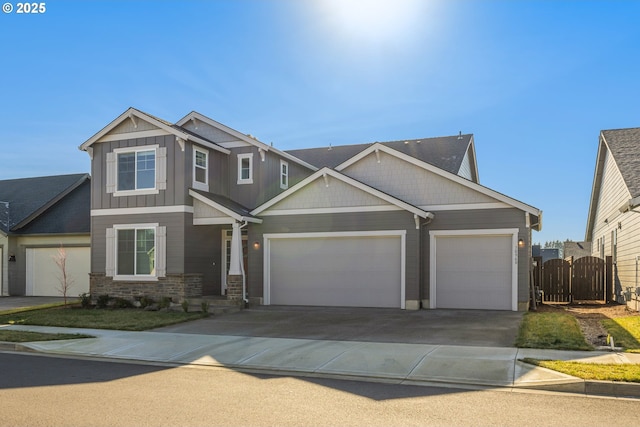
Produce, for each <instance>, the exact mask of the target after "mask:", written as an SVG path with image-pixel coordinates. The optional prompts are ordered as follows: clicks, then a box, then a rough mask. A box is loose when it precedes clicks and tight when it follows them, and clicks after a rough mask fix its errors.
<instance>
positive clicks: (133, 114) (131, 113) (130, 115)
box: [78, 107, 230, 154]
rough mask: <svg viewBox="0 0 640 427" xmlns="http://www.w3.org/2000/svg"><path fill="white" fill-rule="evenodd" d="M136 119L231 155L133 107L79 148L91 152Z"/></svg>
mask: <svg viewBox="0 0 640 427" xmlns="http://www.w3.org/2000/svg"><path fill="white" fill-rule="evenodd" d="M136 118H137V119H140V120H144V121H146V122H149V123H151V124H152V125H154V126H156V127H158V128H159V129H162V130H164V131H165V132H167V133H170V134H172V135H175V136H176V137H178V138H180V139H182V140H184V141H193V142H197V143H198V144H200V145H203V146H205V147H208V148H211V149H213V150H216V151H220V152H222V153H225V154H229V153H230V151H229V150H227V149H226V148H224V147H221V146H219V145H218V144H216V143H215V142H213V141H209V140H208V139H206V138H203V137H201V136H200V135H196V134H194V133H193V132H190V131H188V130H186V129H183V128H181V127H180V126H177V125H174V124H172V123H169V122H167V121H166V120H162V119H160V118H158V117H155V116H152V115H151V114H148V113H145V112H143V111H140V110H138V109H135V108H133V107H129V108H128V109H127V110H126V111H125V112H124V113H122V114H120V115H119V116H118V117H116V118H115V119H114V120H113V121H112V122H111V123H109V124H108V125H107V126H105V127H104V128H102V129H101V130H100V131H99V132H98V133H96V134H95V135H93V136H92V137H91V138H89V139H88V140H86V141H85V142H84V143H82V144H81V145H80V147H78V148H79V149H80V150H82V151H89V149H90V148H91V146H92V145H93V144H95V143H96V142H98V141H99V140H100V139H101V138H102V137H104V136H105V135H107V134H108V133H109V132H110V131H111V130H113V129H114V128H115V127H116V126H118V125H119V124H120V123H122V122H123V121H124V120H135V119H136Z"/></svg>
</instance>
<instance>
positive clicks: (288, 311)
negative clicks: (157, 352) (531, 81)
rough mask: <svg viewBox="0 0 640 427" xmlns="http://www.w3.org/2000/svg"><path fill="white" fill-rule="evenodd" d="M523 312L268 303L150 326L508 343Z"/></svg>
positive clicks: (347, 338) (401, 340)
mask: <svg viewBox="0 0 640 427" xmlns="http://www.w3.org/2000/svg"><path fill="white" fill-rule="evenodd" d="M522 316H523V313H521V312H510V311H484V310H417V311H410V310H398V309H374V308H341V307H340V308H337V307H282V306H268V307H257V308H252V309H247V310H243V311H241V312H238V313H233V314H225V315H222V316H211V317H209V318H206V319H201V320H196V321H193V322H188V323H183V324H179V325H173V326H167V327H164V328H159V329H155V330H154V331H158V332H175V333H183V334H210V335H235V336H253V337H270V338H301V339H313V340H336V341H369V342H387V343H408V344H436V345H463V346H481V347H513V345H514V342H515V339H516V335H517V333H518V328H519V326H520V322H521V320H522Z"/></svg>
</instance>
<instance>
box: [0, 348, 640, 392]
mask: <svg viewBox="0 0 640 427" xmlns="http://www.w3.org/2000/svg"><path fill="white" fill-rule="evenodd" d="M29 344H30V343H13V342H0V351H15V352H28V353H40V354H46V355H50V356H61V357H72V358H73V357H85V358H89V359H102V360H110V361H114V362H115V361H117V362H125V363H126V362H129V363H141V362H143V363H151V364H159V363H160V364H170V365H172V366H197V367H203V368H206V367H208V368H224V369H234V370H238V371H241V372H248V373H259V374H266V375H280V376H283V375H290V376H296V375H297V376H302V377H314V378H331V379H342V380H353V381H369V382H376V383H387V384H403V385H414V386H433V387H450V388H451V387H455V388H462V389H476V390H477V389H502V390H520V391H526V390H537V391H547V392H560V393H571V394H580V395H589V396H602V397H615V398H635V399H637V398H640V383H629V382H617V381H595V380H583V379H580V378H576V377H571V376H569V375H565V377H566V378H565V379H563V380H561V381H539V382H537V381H532V382H528V381H525V382H521V383H515V384H499V383H493V384H488V383H484V384H482V383H473V382H464V381H451V380H449V381H447V380H443V379H439V378H420V379H417V378H408V377H407V376H404V375H398V376H392V375H388V374H387V375H372V374H364V373H358V372H348V373H346V372H345V373H337V372H326V371H324V372H323V371H320V370H316V369H292V368H282V369H279V368H277V367H265V366H251V365H244V364H222V363H211V362H209V363H202V362H198V361H194V362H190V363H184V362H177V361H171V362H166V361H162V360H157V359H148V358H142V357H141V358H130V357H122V356H117V355H108V354H90V353H87V354H83V355H79V354H78V353H75V352H66V351H64V350H63V351H60V350H54V351H51V350H49V351H47V350H43V349H38V348H34V347H32V346H30V345H29ZM520 363H523V362H520ZM537 369H545V368H537ZM545 370H546V369H545ZM554 372H555V371H554Z"/></svg>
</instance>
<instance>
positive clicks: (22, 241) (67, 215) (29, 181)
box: [0, 174, 91, 297]
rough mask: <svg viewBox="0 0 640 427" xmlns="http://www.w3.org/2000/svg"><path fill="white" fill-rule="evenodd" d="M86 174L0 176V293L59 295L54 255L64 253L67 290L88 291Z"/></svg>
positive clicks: (75, 293)
mask: <svg viewBox="0 0 640 427" xmlns="http://www.w3.org/2000/svg"><path fill="white" fill-rule="evenodd" d="M90 182H91V180H90V178H89V175H88V174H75V175H59V176H45V177H38V178H23V179H8V180H2V181H0V284H1V285H2V286H1V292H0V293H1V294H2V295H29V296H62V293H61V283H60V280H59V276H60V269H59V268H58V267H57V265H56V263H55V260H54V257H56V256H57V255H58V251H59V249H60V247H63V248H64V251H65V253H66V264H67V273H68V275H69V277H70V279H71V280H72V281H73V283H72V286H70V287H69V289H68V294H67V295H68V296H74V297H75V296H78V295H79V294H81V293H83V292H88V291H89V271H90V265H89V262H90V247H89V245H90V218H89V204H90V196H91V184H90Z"/></svg>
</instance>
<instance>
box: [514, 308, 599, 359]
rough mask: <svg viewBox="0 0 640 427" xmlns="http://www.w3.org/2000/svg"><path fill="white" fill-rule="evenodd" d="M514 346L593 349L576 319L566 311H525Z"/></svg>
mask: <svg viewBox="0 0 640 427" xmlns="http://www.w3.org/2000/svg"><path fill="white" fill-rule="evenodd" d="M515 345H516V347H520V348H543V349H558V350H593V347H592V346H591V345H590V344H588V343H587V342H586V341H585V339H584V336H583V335H582V332H581V331H580V326H578V322H577V321H576V319H575V318H574V317H573V316H572V315H570V314H566V313H532V312H529V313H525V315H524V318H523V320H522V323H521V324H520V330H519V331H518V337H517V338H516V343H515Z"/></svg>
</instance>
